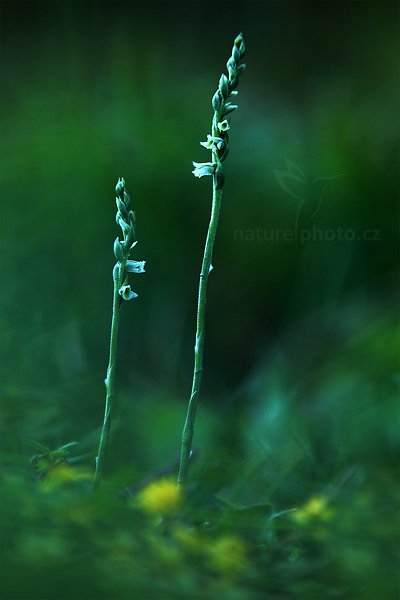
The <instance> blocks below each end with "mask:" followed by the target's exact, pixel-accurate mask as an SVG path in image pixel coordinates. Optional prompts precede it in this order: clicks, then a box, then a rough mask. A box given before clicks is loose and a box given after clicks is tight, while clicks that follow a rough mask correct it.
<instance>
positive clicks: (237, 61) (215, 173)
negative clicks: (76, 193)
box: [178, 34, 245, 484]
mask: <svg viewBox="0 0 400 600" xmlns="http://www.w3.org/2000/svg"><path fill="white" fill-rule="evenodd" d="M244 54H245V44H244V40H243V35H242V34H240V35H238V36H237V38H236V39H235V41H234V44H233V48H232V55H231V56H230V58H229V60H228V62H227V63H226V67H227V71H228V76H227V75H225V74H224V73H223V74H222V75H221V77H220V80H219V84H218V89H217V91H216V92H215V94H214V96H213V98H212V102H211V103H212V108H213V111H214V115H213V119H212V124H211V133H210V134H208V135H207V139H206V141H205V142H200V144H201V145H202V146H203V147H204V148H206V149H207V150H209V151H210V152H211V161H210V162H203V163H197V162H193V166H194V169H193V171H192V172H193V175H194V176H195V177H204V176H211V177H212V179H213V197H212V206H211V217H210V222H209V226H208V232H207V239H206V243H205V248H204V254H203V262H202V266H201V272H200V282H199V292H198V301H197V326H196V341H195V346H194V371H193V381H192V392H191V395H190V399H189V405H188V410H187V415H186V421H185V425H184V428H183V433H182V444H181V456H180V467H179V475H178V484H185V483H186V481H187V476H188V469H189V462H190V456H191V452H192V440H193V433H194V425H195V419H196V410H197V404H198V398H199V392H200V384H201V376H202V372H203V352H204V336H205V312H206V301H207V285H208V276H209V274H210V272H211V270H212V268H213V266H212V264H211V261H212V255H213V249H214V242H215V236H216V233H217V227H218V220H219V214H220V209H221V200H222V188H223V185H224V179H225V176H224V167H223V164H222V163H223V161H224V160H225V159H226V157H227V155H228V150H229V139H228V136H229V134H228V132H229V130H230V118H227V117H228V115H230V114H231V113H233V112H234V111H235V110H236V109H237V108H238V106H237V104H234V103H233V102H232V101H231V100H232V99H233V98H234V97H235V96H236V95H237V93H238V92H237V90H236V89H235V88H236V87H237V84H238V82H239V76H240V74H241V73H242V71H243V70H244V69H245V65H244V64H243V63H241V60H242V58H243V56H244Z"/></svg>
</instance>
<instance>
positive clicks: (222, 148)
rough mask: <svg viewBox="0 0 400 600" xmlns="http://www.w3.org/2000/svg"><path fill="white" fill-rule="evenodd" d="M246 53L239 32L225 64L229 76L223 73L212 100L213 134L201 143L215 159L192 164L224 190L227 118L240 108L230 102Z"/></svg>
mask: <svg viewBox="0 0 400 600" xmlns="http://www.w3.org/2000/svg"><path fill="white" fill-rule="evenodd" d="M245 51H246V47H245V44H244V40H243V35H242V34H241V33H240V34H239V35H238V36H237V38H236V39H235V41H234V44H233V48H232V54H231V56H230V58H229V59H228V62H227V63H226V68H227V70H228V76H226V75H225V74H224V73H223V74H222V75H221V77H220V80H219V84H218V89H217V91H216V92H215V94H214V95H213V97H212V101H211V104H212V107H213V110H214V116H213V120H212V128H211V134H208V135H207V140H206V141H205V142H200V144H201V145H202V146H204V147H205V148H207V150H211V152H212V156H213V160H212V162H208V163H196V162H193V165H194V167H195V168H194V170H193V174H194V175H195V176H196V177H203V176H204V175H216V179H217V187H218V188H221V187H222V186H223V183H224V170H223V166H222V162H223V161H224V160H225V158H226V157H227V155H228V150H229V135H228V131H229V129H230V118H229V119H228V118H227V116H228V115H230V114H231V113H232V112H233V111H235V110H236V109H237V108H238V106H237V104H234V103H233V102H231V100H232V98H233V97H234V96H236V95H237V93H238V92H237V91H236V87H237V85H238V83H239V76H240V75H241V73H242V72H243V71H244V69H245V68H246V65H245V64H244V63H241V60H242V58H243V56H244V54H245Z"/></svg>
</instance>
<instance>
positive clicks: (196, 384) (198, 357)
mask: <svg viewBox="0 0 400 600" xmlns="http://www.w3.org/2000/svg"><path fill="white" fill-rule="evenodd" d="M221 200H222V189H217V181H216V176H215V175H214V176H213V200H212V209H211V217H210V223H209V226H208V232H207V240H206V245H205V248H204V254H203V263H202V266H201V272H200V281H199V295H198V300H197V326H196V343H195V346H194V371H193V382H192V392H191V395H190V400H189V406H188V411H187V415H186V421H185V425H184V428H183V433H182V447H181V461H180V466H179V475H178V483H179V484H185V483H186V481H187V475H188V470H189V462H190V455H191V451H192V440H193V432H194V424H195V420H196V410H197V403H198V398H199V393H200V385H201V376H202V373H203V352H204V337H205V314H206V304H207V285H208V276H209V274H210V272H211V270H212V266H211V261H212V255H213V249H214V242H215V236H216V233H217V227H218V221H219V213H220V210H221Z"/></svg>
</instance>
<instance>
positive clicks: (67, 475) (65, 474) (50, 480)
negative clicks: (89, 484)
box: [42, 463, 93, 492]
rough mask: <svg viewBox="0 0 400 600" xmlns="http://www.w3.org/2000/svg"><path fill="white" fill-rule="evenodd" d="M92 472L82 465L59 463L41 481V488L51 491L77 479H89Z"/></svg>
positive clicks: (77, 480)
mask: <svg viewBox="0 0 400 600" xmlns="http://www.w3.org/2000/svg"><path fill="white" fill-rule="evenodd" d="M92 477H93V476H92V474H91V473H90V471H88V470H87V469H85V468H84V467H71V465H69V464H67V463H61V464H60V465H58V466H57V467H55V468H54V469H52V470H51V471H50V472H49V473H48V475H47V476H46V478H45V479H44V480H43V482H42V489H43V491H46V492H51V491H53V490H54V489H56V488H59V487H63V486H66V485H69V484H71V483H75V482H79V481H91V479H92Z"/></svg>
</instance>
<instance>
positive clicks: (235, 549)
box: [208, 535, 249, 575]
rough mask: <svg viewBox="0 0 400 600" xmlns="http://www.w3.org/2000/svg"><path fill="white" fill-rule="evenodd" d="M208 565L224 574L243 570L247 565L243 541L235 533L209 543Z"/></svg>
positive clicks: (245, 548)
mask: <svg viewBox="0 0 400 600" xmlns="http://www.w3.org/2000/svg"><path fill="white" fill-rule="evenodd" d="M208 550H209V561H208V562H209V565H210V567H211V568H213V569H215V570H216V571H219V572H220V573H223V574H226V575H234V574H237V573H241V572H243V571H244V570H245V569H246V568H248V566H249V561H248V557H247V547H246V544H245V542H244V541H243V540H242V539H241V538H240V537H238V536H236V535H227V536H224V537H221V538H219V539H217V540H215V541H214V543H212V544H210V546H209V548H208Z"/></svg>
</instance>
